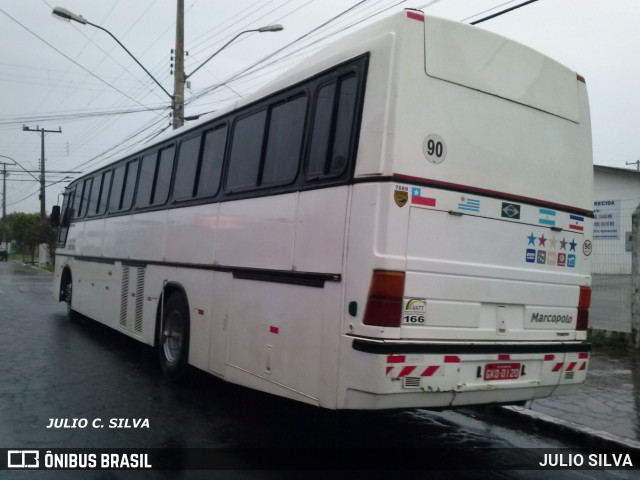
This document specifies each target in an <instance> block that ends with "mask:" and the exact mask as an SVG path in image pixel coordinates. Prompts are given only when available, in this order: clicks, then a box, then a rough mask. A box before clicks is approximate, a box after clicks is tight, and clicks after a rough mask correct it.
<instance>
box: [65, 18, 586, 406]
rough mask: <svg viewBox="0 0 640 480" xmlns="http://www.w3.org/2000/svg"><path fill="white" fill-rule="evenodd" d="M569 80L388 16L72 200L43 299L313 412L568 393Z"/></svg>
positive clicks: (573, 101) (580, 138)
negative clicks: (50, 291)
mask: <svg viewBox="0 0 640 480" xmlns="http://www.w3.org/2000/svg"><path fill="white" fill-rule="evenodd" d="M592 190H593V188H592V159H591V139H590V120H589V111H588V104H587V93H586V85H585V81H584V79H583V78H582V77H581V76H580V75H577V74H576V73H575V72H574V71H572V70H570V69H568V68H566V67H564V66H562V65H560V64H558V63H557V62H555V61H553V60H551V59H549V58H547V57H546V56H544V55H542V54H540V53H538V52H536V51H534V50H532V49H530V48H527V47H525V46H523V45H520V44H518V43H516V42H513V41H511V40H509V39H506V38H503V37H500V36H498V35H495V34H493V33H490V32H487V31H483V30H481V29H479V28H477V27H472V26H469V25H466V24H461V23H457V22H452V21H449V20H444V19H440V18H434V17H429V16H425V15H424V14H423V13H422V12H419V11H415V10H406V11H403V12H401V13H398V14H395V15H392V16H390V17H389V18H386V19H383V20H381V21H379V22H377V23H374V24H371V25H370V26H367V27H365V28H363V29H362V30H360V31H359V32H356V33H354V34H352V35H351V36H349V37H347V38H345V39H343V40H341V41H339V42H337V43H336V44H334V45H332V46H330V47H328V48H326V49H324V50H323V51H322V52H321V53H319V54H316V55H314V56H313V58H311V59H309V60H307V61H305V62H304V63H303V64H301V65H299V66H298V67H297V68H295V69H294V70H293V71H292V72H290V73H289V74H288V75H287V76H286V77H285V78H281V79H280V80H278V81H276V82H274V83H273V84H271V85H269V86H266V87H264V88H263V89H262V90H261V91H260V92H259V93H256V94H255V95H253V96H252V97H251V98H246V99H243V100H241V101H238V102H237V103H235V104H233V105H230V106H229V107H228V108H225V109H224V110H221V111H219V112H216V113H215V114H212V115H209V116H208V117H207V118H203V119H201V120H199V121H198V122H197V123H195V124H193V125H192V126H189V127H186V128H183V129H180V130H178V131H176V132H173V133H171V134H168V135H167V136H165V137H164V138H162V139H160V140H158V141H157V142H156V143H155V144H153V145H141V146H140V150H139V151H138V152H136V153H134V154H131V155H128V156H127V157H126V158H122V159H121V160H119V161H117V162H115V163H113V164H111V165H108V166H106V167H103V168H100V169H99V170H96V171H94V172H91V173H89V174H87V175H84V176H83V177H81V178H79V179H77V180H75V181H74V182H73V183H71V185H70V186H69V188H68V190H67V193H66V196H65V203H64V205H63V206H62V215H61V222H60V228H59V243H58V249H57V254H56V267H55V277H54V278H55V280H54V281H55V288H54V294H55V298H56V299H58V300H60V301H66V302H67V303H68V307H69V310H70V311H74V312H79V313H81V314H83V315H86V316H88V317H91V318H93V319H95V320H97V321H98V322H101V323H104V324H106V325H108V326H110V327H112V328H114V329H116V330H118V331H120V332H122V333H124V334H126V335H129V336H131V337H133V338H136V339H138V340H140V341H141V342H144V343H146V344H148V345H152V346H155V347H156V348H157V350H158V353H159V358H160V363H161V366H162V369H163V371H164V372H165V373H166V374H167V375H169V376H177V375H178V374H179V373H180V372H181V371H182V370H183V367H184V366H185V365H186V364H190V365H193V366H195V367H197V368H199V369H202V370H204V371H207V372H210V373H211V374H213V375H216V376H218V377H220V378H223V379H224V380H226V381H229V382H232V383H236V384H240V385H244V386H246V387H249V388H254V389H257V390H261V391H264V392H269V393H272V394H276V395H281V396H283V397H287V398H290V399H295V400H298V401H301V402H307V403H310V404H314V405H318V406H322V407H326V408H330V409H383V408H398V407H454V406H459V405H470V404H486V403H505V404H506V403H516V402H523V401H526V400H530V399H534V398H540V397H546V396H549V395H553V394H566V393H571V392H574V391H575V390H576V389H577V388H578V386H579V385H580V384H581V383H582V382H583V381H584V380H585V375H586V372H587V365H588V361H589V351H590V347H589V345H588V344H587V343H585V340H586V335H587V317H588V307H589V300H590V293H591V289H590V282H591V280H590V274H589V271H590V261H589V260H590V257H589V255H590V253H591V238H592V217H593V215H592V211H591V209H592V206H593V202H592Z"/></svg>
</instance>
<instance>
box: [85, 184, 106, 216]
mask: <svg viewBox="0 0 640 480" xmlns="http://www.w3.org/2000/svg"><path fill="white" fill-rule="evenodd" d="M103 175H104V174H103ZM103 175H96V176H95V177H93V183H92V187H91V195H89V203H88V204H87V216H93V215H95V214H96V208H97V206H98V197H100V188H101V186H102V177H103Z"/></svg>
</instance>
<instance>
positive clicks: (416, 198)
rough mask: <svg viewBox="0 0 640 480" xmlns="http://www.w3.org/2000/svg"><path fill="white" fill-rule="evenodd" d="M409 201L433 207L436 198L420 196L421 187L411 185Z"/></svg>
mask: <svg viewBox="0 0 640 480" xmlns="http://www.w3.org/2000/svg"><path fill="white" fill-rule="evenodd" d="M411 203H413V204H415V205H424V206H426V207H435V206H436V199H435V198H430V197H423V196H422V189H421V188H418V187H411Z"/></svg>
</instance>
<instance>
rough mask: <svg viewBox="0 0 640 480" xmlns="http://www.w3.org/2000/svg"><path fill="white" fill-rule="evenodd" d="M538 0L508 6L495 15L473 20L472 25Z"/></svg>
mask: <svg viewBox="0 0 640 480" xmlns="http://www.w3.org/2000/svg"><path fill="white" fill-rule="evenodd" d="M537 1H538V0H529V1H527V2H524V3H521V4H520V5H516V6H514V7H511V8H507V9H506V10H502V11H500V12H498V13H494V14H493V15H489V16H488V17H484V18H481V19H480V20H476V21H475V22H471V25H478V24H479V23H482V22H486V21H487V20H491V19H492V18H496V17H499V16H500V15H504V14H505V13H509V12H512V11H514V10H517V9H518V8H522V7H524V6H525V5H529V4H530V3H534V2H537Z"/></svg>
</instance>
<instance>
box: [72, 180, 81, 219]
mask: <svg viewBox="0 0 640 480" xmlns="http://www.w3.org/2000/svg"><path fill="white" fill-rule="evenodd" d="M83 189H84V183H83V184H81V185H78V186H77V187H76V189H75V192H74V198H73V217H72V218H73V219H76V218H80V208H81V205H82V191H83Z"/></svg>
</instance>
